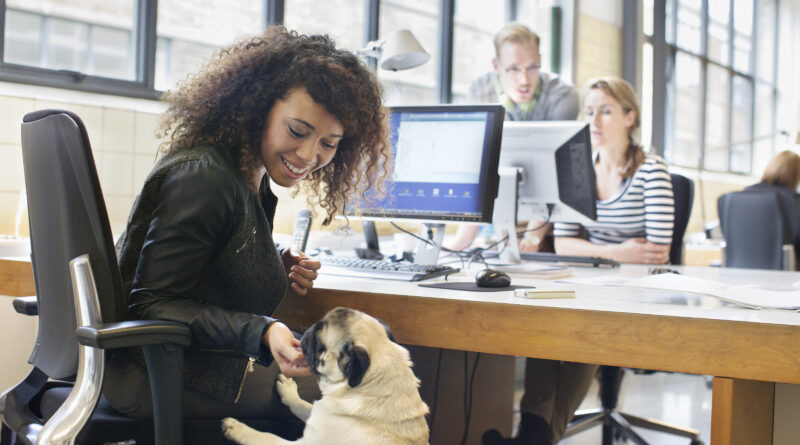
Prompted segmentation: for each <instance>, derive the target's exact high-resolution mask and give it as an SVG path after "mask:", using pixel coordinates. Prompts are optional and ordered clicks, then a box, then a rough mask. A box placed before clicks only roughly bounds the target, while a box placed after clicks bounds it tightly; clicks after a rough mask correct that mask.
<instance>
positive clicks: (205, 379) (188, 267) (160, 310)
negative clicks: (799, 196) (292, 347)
mask: <svg viewBox="0 0 800 445" xmlns="http://www.w3.org/2000/svg"><path fill="white" fill-rule="evenodd" d="M230 153H232V152H231V151H230V150H224V149H215V148H209V147H200V148H197V149H192V150H182V151H178V152H176V153H172V154H170V155H168V156H166V157H165V158H164V159H162V160H160V161H159V163H158V164H157V165H156V167H155V168H154V169H153V171H152V172H151V173H150V176H149V177H148V179H147V180H146V182H145V186H144V188H143V190H142V193H141V194H140V196H139V197H138V198H137V200H136V203H135V204H134V208H133V211H132V213H131V217H130V219H129V221H128V227H127V230H126V233H125V236H124V237H123V238H122V239H121V240H120V242H119V245H118V249H119V252H118V257H119V261H120V269H121V272H122V278H123V283H124V286H125V289H126V290H127V291H129V292H130V293H129V305H130V306H129V307H130V309H131V313H132V316H133V317H134V318H138V319H162V320H172V321H179V322H182V323H185V324H187V325H188V326H189V327H190V328H191V330H192V335H193V338H192V348H191V350H190V351H188V353H187V356H186V363H185V387H186V388H187V389H192V390H196V391H200V392H203V393H206V394H209V395H211V396H214V397H216V398H218V399H221V400H223V401H224V402H226V403H230V402H233V401H234V399H235V398H236V396H237V393H238V389H239V388H240V386H241V384H242V383H243V381H242V376H243V375H246V373H245V369H246V366H247V364H248V357H253V358H256V359H258V360H259V361H261V362H263V363H269V362H270V361H271V357H270V354H269V350H268V348H266V347H265V346H264V345H263V344H262V342H261V338H262V336H263V334H264V332H266V330H267V328H268V327H269V326H270V324H271V323H272V322H273V321H274V320H273V319H272V318H270V317H269V316H268V315H270V314H272V312H273V311H274V310H275V308H276V307H277V306H278V303H279V302H280V300H281V298H282V297H283V295H284V293H285V291H286V289H287V286H288V282H287V277H286V273H285V271H284V268H283V263H282V261H281V258H280V255H279V253H278V251H277V249H276V247H275V245H274V243H273V241H272V222H273V218H274V213H275V206H276V204H277V198H276V197H275V195H274V194H273V193H272V192H271V190H270V189H269V178H267V177H266V176H265V177H264V179H263V181H262V183H261V188H260V193H259V194H255V193H253V192H251V191H250V190H249V189H248V187H247V184H246V183H245V181H244V176H243V174H242V172H241V171H240V170H239V168H238V166H237V162H236V161H235V159H234V158H233V156H232V155H231V154H230Z"/></svg>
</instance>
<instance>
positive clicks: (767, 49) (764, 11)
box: [756, 0, 775, 82]
mask: <svg viewBox="0 0 800 445" xmlns="http://www.w3.org/2000/svg"><path fill="white" fill-rule="evenodd" d="M756 48H757V51H756V75H757V76H758V77H759V78H761V79H764V80H766V81H769V82H771V81H772V80H773V77H774V76H775V0H760V1H759V2H758V33H757V34H756Z"/></svg>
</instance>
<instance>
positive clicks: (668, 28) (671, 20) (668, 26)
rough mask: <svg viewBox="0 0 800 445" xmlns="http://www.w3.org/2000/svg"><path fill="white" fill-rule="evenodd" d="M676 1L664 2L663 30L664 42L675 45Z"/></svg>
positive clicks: (668, 0) (667, 0)
mask: <svg viewBox="0 0 800 445" xmlns="http://www.w3.org/2000/svg"><path fill="white" fill-rule="evenodd" d="M677 2H678V0H666V5H665V11H664V13H665V18H664V20H665V22H666V23H665V29H664V40H666V42H667V43H673V44H674V43H675V26H674V25H675V23H676V22H677V19H676V14H677V12H676V9H677V8H678V3H677Z"/></svg>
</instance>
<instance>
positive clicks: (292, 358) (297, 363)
mask: <svg viewBox="0 0 800 445" xmlns="http://www.w3.org/2000/svg"><path fill="white" fill-rule="evenodd" d="M261 341H262V342H264V344H266V345H267V346H268V347H269V350H270V352H271V353H272V358H273V359H275V363H277V364H278V367H279V368H280V369H281V373H282V374H283V375H285V376H287V377H299V376H304V375H311V369H310V368H309V367H308V363H307V362H306V358H305V356H304V355H303V350H302V349H301V347H300V341H299V340H297V339H296V338H294V334H292V331H290V330H289V328H287V327H286V325H285V324H283V323H281V322H279V321H276V322H274V323H272V324H271V325H270V327H269V329H267V332H265V333H264V338H263V339H262V340H261Z"/></svg>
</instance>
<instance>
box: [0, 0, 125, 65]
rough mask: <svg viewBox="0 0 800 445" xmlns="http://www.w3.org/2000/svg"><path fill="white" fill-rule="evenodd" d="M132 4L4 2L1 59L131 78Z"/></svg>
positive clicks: (111, 1)
mask: <svg viewBox="0 0 800 445" xmlns="http://www.w3.org/2000/svg"><path fill="white" fill-rule="evenodd" d="M135 1H136V0H108V1H102V2H101V1H97V2H88V3H87V2H86V1H82V0H50V1H48V0H42V1H36V2H31V1H24V0H8V1H7V2H6V8H7V9H6V29H5V38H6V40H5V45H4V50H5V54H4V61H5V62H8V63H15V64H21V65H29V66H34V67H39V68H45V69H53V70H71V71H78V72H81V73H84V74H89V75H97V76H103V77H112V78H116V79H125V80H133V79H134V78H135V73H134V66H133V61H134V56H133V55H134V53H135V48H134V45H133V40H132V31H131V30H132V29H133V22H134V5H135Z"/></svg>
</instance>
